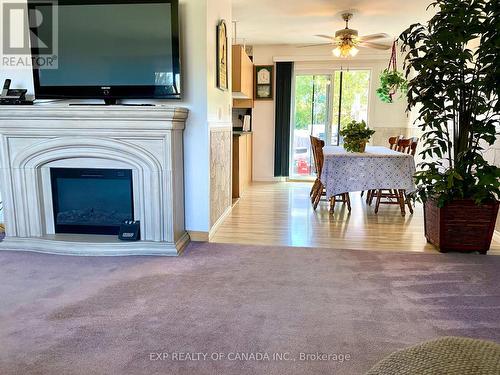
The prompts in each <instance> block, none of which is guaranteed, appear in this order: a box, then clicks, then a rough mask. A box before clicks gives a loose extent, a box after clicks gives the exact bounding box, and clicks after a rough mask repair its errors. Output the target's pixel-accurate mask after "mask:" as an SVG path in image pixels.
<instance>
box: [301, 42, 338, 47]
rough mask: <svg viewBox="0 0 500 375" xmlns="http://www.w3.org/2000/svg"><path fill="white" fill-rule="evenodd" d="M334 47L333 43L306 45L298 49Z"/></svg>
mask: <svg viewBox="0 0 500 375" xmlns="http://www.w3.org/2000/svg"><path fill="white" fill-rule="evenodd" d="M332 45H333V43H319V44H304V45H302V46H297V48H309V47H320V46H332Z"/></svg>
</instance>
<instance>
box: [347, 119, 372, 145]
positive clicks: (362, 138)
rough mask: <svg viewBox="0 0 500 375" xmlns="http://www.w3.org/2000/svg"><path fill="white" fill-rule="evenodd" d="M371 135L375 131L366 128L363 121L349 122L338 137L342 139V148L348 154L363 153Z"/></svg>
mask: <svg viewBox="0 0 500 375" xmlns="http://www.w3.org/2000/svg"><path fill="white" fill-rule="evenodd" d="M373 134H375V130H372V129H370V128H368V127H367V126H366V122H364V121H361V122H357V121H351V122H350V123H349V124H347V125H346V126H344V127H343V128H342V130H341V131H340V135H341V136H342V137H344V148H345V149H346V151H348V152H363V151H364V148H365V145H366V143H367V142H368V141H369V140H370V138H371V136H372V135H373Z"/></svg>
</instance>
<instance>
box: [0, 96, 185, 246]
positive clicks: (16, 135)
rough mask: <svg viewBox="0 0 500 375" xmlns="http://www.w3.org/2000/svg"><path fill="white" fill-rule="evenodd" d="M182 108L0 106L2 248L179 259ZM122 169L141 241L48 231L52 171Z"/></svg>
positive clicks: (181, 241)
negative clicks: (130, 189) (129, 185)
mask: <svg viewBox="0 0 500 375" xmlns="http://www.w3.org/2000/svg"><path fill="white" fill-rule="evenodd" d="M187 115H188V111H187V110H186V109H184V108H178V107H172V106H167V105H155V106H86V105H73V106H70V105H69V104H68V103H65V102H61V103H56V104H53V103H51V104H41V105H34V106H31V107H29V106H2V107H1V108H0V158H1V164H0V178H1V180H0V181H1V186H0V189H1V193H2V199H3V205H4V211H5V212H4V217H5V226H6V238H5V239H4V241H3V242H2V243H0V250H25V251H40V252H48V253H58V254H72V255H153V254H157V255H177V254H179V253H180V252H182V250H183V249H184V247H185V246H186V244H187V243H188V241H189V237H188V235H187V233H186V231H185V228H184V189H183V187H184V176H183V140H182V133H183V129H184V126H185V121H186V118H187ZM51 167H67V168H124V169H131V170H132V175H133V195H134V217H135V219H136V220H140V221H141V241H138V242H121V241H119V240H118V239H117V238H116V237H114V236H98V235H66V234H65V235H63V234H58V233H55V231H54V217H53V212H52V197H51V185H50V177H49V174H50V168H51Z"/></svg>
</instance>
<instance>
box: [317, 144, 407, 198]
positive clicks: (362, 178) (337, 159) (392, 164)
mask: <svg viewBox="0 0 500 375" xmlns="http://www.w3.org/2000/svg"><path fill="white" fill-rule="evenodd" d="M323 153H324V155H325V162H324V165H323V171H322V173H321V182H322V183H323V185H325V187H326V194H327V196H328V197H332V196H334V195H337V194H342V193H349V192H353V191H363V190H365V191H366V190H371V189H404V190H406V191H407V192H412V191H414V190H415V184H414V182H413V175H414V174H415V161H414V159H413V156H412V155H408V154H403V153H401V152H397V151H392V150H390V149H388V148H387V147H379V146H371V147H370V146H367V147H366V152H364V153H350V152H347V151H345V150H344V148H343V147H339V146H326V147H324V148H323Z"/></svg>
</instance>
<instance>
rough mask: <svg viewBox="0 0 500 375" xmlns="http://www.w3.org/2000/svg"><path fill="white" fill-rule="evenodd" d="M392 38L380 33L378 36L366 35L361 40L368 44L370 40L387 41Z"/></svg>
mask: <svg viewBox="0 0 500 375" xmlns="http://www.w3.org/2000/svg"><path fill="white" fill-rule="evenodd" d="M390 37H391V36H390V35H389V34H386V33H378V34H370V35H364V36H362V37H360V38H359V40H361V41H362V42H368V41H370V40H376V39H387V38H390Z"/></svg>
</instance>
